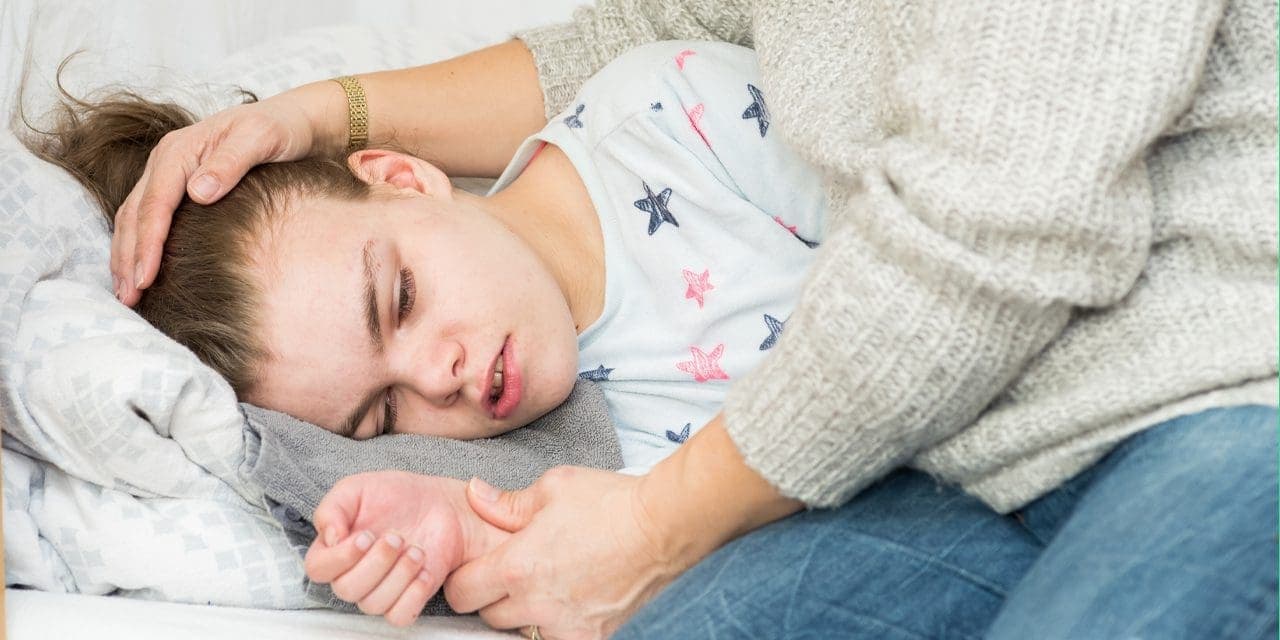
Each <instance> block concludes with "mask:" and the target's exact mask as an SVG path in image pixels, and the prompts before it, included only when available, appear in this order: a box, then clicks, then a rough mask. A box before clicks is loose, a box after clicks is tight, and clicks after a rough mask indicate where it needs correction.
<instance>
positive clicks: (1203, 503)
mask: <svg viewBox="0 0 1280 640" xmlns="http://www.w3.org/2000/svg"><path fill="white" fill-rule="evenodd" d="M1276 460H1277V458H1276V410H1275V409H1274V408H1272V407H1258V406H1247V407H1233V408H1229V409H1215V410H1211V411H1206V412H1203V413H1199V414H1196V415H1191V416H1183V417H1180V418H1176V419H1174V420H1170V421H1168V422H1166V423H1163V424H1160V425H1157V426H1155V427H1152V428H1151V429H1148V430H1146V431H1144V432H1142V433H1140V434H1137V435H1135V436H1133V437H1131V438H1129V439H1128V440H1126V441H1125V442H1123V443H1121V444H1120V445H1119V446H1118V447H1116V448H1115V449H1114V450H1113V451H1112V452H1111V453H1109V454H1108V455H1107V456H1106V457H1105V458H1103V459H1102V460H1100V461H1099V462H1098V463H1097V464H1095V465H1094V466H1093V467H1091V468H1090V469H1088V470H1087V471H1085V472H1083V473H1081V474H1079V475H1078V476H1077V477H1075V478H1073V479H1072V480H1070V481H1068V482H1067V483H1066V484H1064V485H1062V486H1061V487H1059V488H1058V489H1056V490H1054V491H1053V492H1050V493H1049V494H1047V495H1045V496H1043V497H1042V498H1040V499H1039V500H1036V501H1035V502H1032V503H1031V504H1030V505H1027V506H1026V507H1025V508H1024V509H1022V510H1020V511H1018V512H1016V513H1014V514H1011V515H1007V516H1002V515H999V514H997V513H995V512H993V511H991V510H990V509H989V508H987V507H986V506H985V505H984V504H982V503H981V502H979V501H978V500H976V499H974V498H972V497H970V496H968V495H965V494H964V493H962V492H960V491H958V490H956V489H954V488H950V487H945V486H940V485H938V484H937V483H936V482H934V481H933V480H932V479H931V478H929V477H928V476H926V475H924V474H922V473H919V472H915V471H909V470H901V471H897V472H894V473H893V474H890V475H889V476H888V477H886V478H885V479H884V480H882V481H881V482H879V483H877V484H876V485H874V486H872V487H871V488H869V489H867V490H866V491H864V492H863V493H861V494H860V495H859V496H857V497H856V498H855V499H853V500H851V501H850V502H848V503H847V504H845V505H844V506H842V507H840V508H838V509H831V510H814V511H806V512H802V513H799V514H796V515H795V516H792V517H790V518H787V519H785V520H781V521H779V522H775V523H773V524H771V525H769V526H767V527H763V528H761V529H759V530H757V531H755V532H753V533H751V534H749V535H747V536H744V537H742V538H739V539H738V540H735V541H733V542H732V543H730V544H728V545H726V546H725V547H723V548H721V549H720V550H719V551H717V552H716V553H714V554H712V555H711V556H708V557H707V558H706V559H705V560H703V561H702V562H701V563H699V564H698V565H697V566H695V567H693V568H692V569H690V570H689V571H688V572H686V573H685V574H684V575H683V576H681V577H680V578H679V579H678V580H676V581H675V582H673V583H672V584H671V585H669V586H668V587H667V588H666V589H665V590H664V591H663V592H662V593H660V594H659V595H658V596H657V597H656V598H655V599H654V600H653V601H652V602H650V603H649V604H648V605H647V606H646V607H644V608H643V609H642V610H641V611H640V612H638V613H637V614H636V615H635V616H634V617H633V618H632V620H631V621H630V622H629V623H628V624H627V625H626V626H624V627H623V628H622V629H620V630H619V631H618V633H617V635H616V636H615V637H617V638H824V639H825V638H877V639H881V638H884V639H894V638H913V639H915V638H982V637H987V638H996V639H1005V638H1009V639H1013V638H1018V639H1022V638H1084V639H1089V640H1093V639H1097V638H1162V639H1163V638H1275V637H1276V632H1277V627H1276V595H1277V594H1276V574H1277V553H1276V549H1277V535H1276V532H1277V528H1276V527H1277V511H1276V496H1277V472H1276V467H1277V464H1276Z"/></svg>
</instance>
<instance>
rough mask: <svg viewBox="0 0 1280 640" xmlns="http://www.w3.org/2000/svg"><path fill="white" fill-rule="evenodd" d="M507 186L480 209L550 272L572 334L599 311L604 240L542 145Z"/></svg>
mask: <svg viewBox="0 0 1280 640" xmlns="http://www.w3.org/2000/svg"><path fill="white" fill-rule="evenodd" d="M535 160H536V161H531V162H530V163H529V165H528V166H527V167H525V170H524V171H523V172H521V174H520V176H519V177H517V178H516V179H515V180H514V181H513V182H512V183H511V184H510V185H508V186H507V187H506V188H505V189H503V190H502V191H499V192H498V193H496V194H494V195H493V196H491V197H488V198H478V200H479V202H478V203H477V204H478V205H479V206H480V207H481V208H483V209H485V210H486V211H488V212H489V214H490V215H492V216H494V217H495V218H497V220H498V221H499V222H501V223H502V224H504V225H506V227H507V228H508V229H510V230H511V231H512V232H513V233H515V234H516V235H518V236H520V237H521V238H522V239H523V240H524V241H525V242H526V243H527V244H528V245H529V246H530V247H531V248H532V249H533V251H534V253H535V254H536V255H537V256H538V257H539V258H540V259H541V260H542V262H543V264H545V265H546V266H547V268H548V269H549V270H550V271H551V274H552V276H554V277H555V279H556V282H557V283H559V285H560V291H561V292H562V293H563V294H564V297H565V301H566V302H567V303H568V304H569V312H570V314H572V316H573V323H574V326H575V328H576V329H577V332H578V333H582V331H583V330H584V329H586V328H587V327H588V326H590V325H591V323H593V322H595V320H596V319H597V318H599V317H600V313H601V311H602V310H603V308H604V286H605V270H604V236H603V234H602V232H601V231H600V220H599V218H598V217H597V215H596V210H595V205H593V204H592V202H591V196H590V194H589V193H588V192H587V188H586V186H585V185H583V184H582V179H581V178H580V177H579V176H578V172H577V170H576V169H574V167H573V163H571V162H569V158H568V157H566V156H565V155H564V152H562V151H560V149H559V148H558V147H556V146H555V145H552V144H548V145H547V146H546V147H545V148H543V149H542V151H541V152H540V153H538V154H537V155H536V156H535Z"/></svg>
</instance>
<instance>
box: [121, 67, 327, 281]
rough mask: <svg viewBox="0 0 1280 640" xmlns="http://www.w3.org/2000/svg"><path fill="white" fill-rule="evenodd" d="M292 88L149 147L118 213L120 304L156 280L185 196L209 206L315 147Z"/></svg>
mask: <svg viewBox="0 0 1280 640" xmlns="http://www.w3.org/2000/svg"><path fill="white" fill-rule="evenodd" d="M308 86H309V85H308ZM335 87H336V85H335ZM306 88H307V87H303V88H301V89H306ZM301 89H299V90H295V91H300V90H301ZM312 91H314V90H312ZM293 93H294V92H290V93H284V94H281V95H279V96H275V97H273V98H270V99H267V100H264V101H262V102H257V103H250V104H243V105H236V106H234V107H231V108H229V109H226V110H223V111H221V112H219V113H216V114H214V115H213V116H210V117H209V118H206V119H204V120H201V121H200V122H197V123H196V124H193V125H191V126H189V127H185V128H183V129H178V130H176V131H172V132H170V133H168V134H167V135H165V136H164V138H162V139H161V141H160V144H158V145H156V147H155V148H154V149H152V150H151V154H150V156H149V157H148V158H147V164H146V168H145V169H144V170H143V173H142V177H141V178H140V179H139V180H138V183H137V184H136V185H134V187H133V190H132V191H131V192H129V195H128V197H126V198H125V200H124V202H123V203H122V204H121V205H120V208H119V209H117V211H116V216H115V232H114V234H113V235H112V238H111V273H112V276H113V280H114V283H115V291H116V297H117V298H119V299H120V301H121V302H124V303H125V304H127V305H130V306H133V305H134V304H137V302H138V300H139V299H141V297H142V292H141V289H143V288H146V286H147V285H149V284H151V283H152V282H153V281H154V280H155V275H156V272H158V271H159V269H160V256H161V252H162V250H163V248H164V241H165V238H166V237H167V236H168V234H169V223H170V221H171V220H172V219H173V212H174V210H175V209H176V208H177V207H178V204H179V203H180V202H182V197H183V195H184V194H186V193H190V194H191V199H192V200H194V201H195V202H198V203H200V204H210V203H212V202H216V201H217V200H218V199H219V198H221V197H222V196H223V195H225V194H226V193H227V191H229V190H231V188H232V187H233V186H235V184H236V183H237V182H239V181H240V179H241V178H243V177H244V174H245V173H247V172H248V171H249V169H251V168H253V167H254V166H255V165H258V164H262V163H264V162H280V161H284V160H296V159H298V158H302V157H305V156H306V155H308V154H310V153H311V152H312V150H313V148H314V146H315V138H316V134H315V131H314V127H313V125H312V122H311V121H310V120H309V119H308V117H307V114H306V112H305V111H304V109H303V108H302V106H301V105H300V104H299V99H300V98H303V97H305V95H302V96H298V95H291V94H293Z"/></svg>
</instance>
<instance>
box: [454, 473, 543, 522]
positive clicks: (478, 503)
mask: <svg viewBox="0 0 1280 640" xmlns="http://www.w3.org/2000/svg"><path fill="white" fill-rule="evenodd" d="M538 495H539V494H538V493H537V490H536V488H533V487H530V488H528V489H524V490H521V491H503V490H501V489H499V488H497V487H495V486H493V485H491V484H489V483H487V482H485V481H484V480H481V479H480V478H472V479H471V481H470V482H468V483H467V503H468V504H470V505H471V510H472V511H475V512H476V515H478V516H480V518H481V519H483V520H484V521H485V522H488V523H489V524H491V525H493V526H495V527H498V528H499V529H502V530H504V531H508V532H511V533H515V532H516V531H519V530H521V529H523V528H525V527H526V526H528V525H529V522H530V521H531V520H533V516H534V514H536V513H537V512H538V511H539V510H540V509H542V503H541V500H539V499H538V497H537V496H538Z"/></svg>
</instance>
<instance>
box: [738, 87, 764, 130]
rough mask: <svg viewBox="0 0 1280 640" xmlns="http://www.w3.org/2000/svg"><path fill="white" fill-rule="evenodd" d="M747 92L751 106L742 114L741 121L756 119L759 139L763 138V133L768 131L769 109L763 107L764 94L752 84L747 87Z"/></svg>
mask: <svg viewBox="0 0 1280 640" xmlns="http://www.w3.org/2000/svg"><path fill="white" fill-rule="evenodd" d="M747 91H748V92H750V93H751V100H752V102H751V106H749V107H747V110H746V111H743V112H742V119H743V120H750V119H752V118H758V119H759V120H758V121H757V123H756V124H758V125H760V137H761V138H763V137H764V132H766V131H768V130H769V107H766V106H765V105H764V94H763V93H760V90H759V89H757V88H756V86H755V85H753V84H748V85H747Z"/></svg>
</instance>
